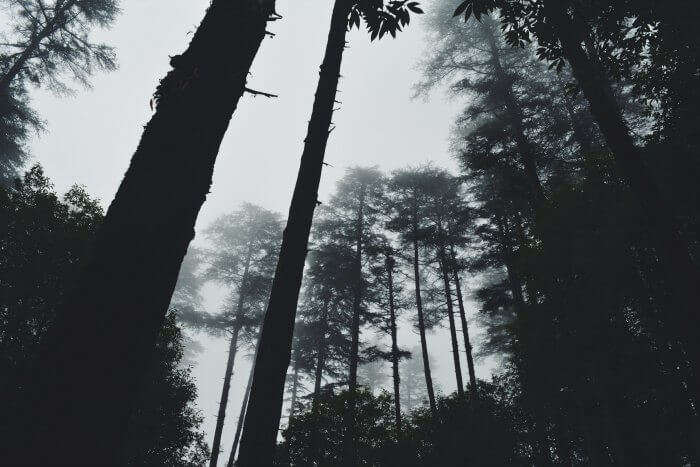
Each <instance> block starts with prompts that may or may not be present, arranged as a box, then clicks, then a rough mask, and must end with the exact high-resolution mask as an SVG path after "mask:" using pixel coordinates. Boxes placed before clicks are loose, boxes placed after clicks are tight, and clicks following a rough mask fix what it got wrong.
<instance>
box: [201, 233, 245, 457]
mask: <svg viewBox="0 0 700 467" xmlns="http://www.w3.org/2000/svg"><path fill="white" fill-rule="evenodd" d="M252 257H253V251H252V249H251V245H250V243H248V253H247V254H246V259H245V265H244V266H243V276H241V283H240V284H239V286H238V304H237V306H236V316H235V319H236V322H235V323H234V328H233V333H232V335H231V344H230V346H229V349H228V361H227V362H226V373H225V374H224V387H223V389H222V391H221V401H220V402H219V414H218V416H217V417H216V428H215V429H214V441H213V442H212V445H211V458H210V459H209V467H216V463H217V462H218V460H219V453H220V452H221V434H222V432H223V431H224V419H225V418H226V406H227V405H228V393H229V389H230V388H231V375H232V374H233V362H234V360H235V358H236V350H237V349H238V333H239V332H240V331H241V320H242V319H243V302H244V298H245V294H244V291H245V287H246V284H247V282H248V271H249V270H250V261H251V259H252Z"/></svg>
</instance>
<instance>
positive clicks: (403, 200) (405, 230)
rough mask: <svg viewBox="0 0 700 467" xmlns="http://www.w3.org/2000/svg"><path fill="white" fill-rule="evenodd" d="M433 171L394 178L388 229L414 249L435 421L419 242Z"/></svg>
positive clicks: (406, 172) (420, 324) (409, 172)
mask: <svg viewBox="0 0 700 467" xmlns="http://www.w3.org/2000/svg"><path fill="white" fill-rule="evenodd" d="M432 171H433V168H432V167H430V166H424V167H420V168H418V169H405V170H399V171H396V172H394V173H393V174H392V178H391V180H390V181H389V186H388V190H389V197H390V202H391V205H392V219H391V220H390V221H389V224H388V228H389V229H390V230H392V231H395V232H398V233H399V234H400V239H401V243H402V244H403V245H410V246H411V247H412V249H413V255H412V258H411V263H412V266H413V284H414V291H415V296H416V311H417V315H418V332H419V334H420V343H421V355H422V359H423V370H424V375H425V385H426V388H427V391H428V402H429V404H430V411H431V413H432V415H433V417H435V416H436V415H437V405H436V403H435V391H434V389H433V378H432V374H431V372H430V359H429V355H428V342H427V339H426V336H425V332H426V329H427V323H426V317H425V313H424V310H423V299H422V296H421V278H420V258H419V249H420V248H419V242H420V241H421V240H422V239H423V236H424V229H425V209H426V199H425V196H424V193H423V186H424V184H425V183H426V178H429V177H430V174H431V172H432Z"/></svg>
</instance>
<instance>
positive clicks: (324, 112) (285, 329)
mask: <svg viewBox="0 0 700 467" xmlns="http://www.w3.org/2000/svg"><path fill="white" fill-rule="evenodd" d="M409 11H413V12H415V13H421V10H420V8H418V3H417V2H408V1H407V0H402V1H396V0H392V1H390V2H389V3H388V4H384V2H383V0H360V1H357V2H355V1H353V0H336V2H335V3H334V5H333V12H332V14H331V25H330V31H329V33H328V41H327V43H326V50H325V53H324V57H323V62H322V64H321V67H320V76H319V81H318V85H317V87H316V95H315V97H314V104H313V108H312V111H311V119H310V120H309V126H308V130H307V134H306V138H305V140H304V150H303V153H302V156H301V164H300V166H299V172H298V175H297V181H296V185H295V187H294V194H293V195H292V202H291V206H290V208H289V216H288V220H287V227H286V229H285V231H284V237H283V241H282V248H281V252H280V258H279V262H278V264H277V271H276V272H275V279H274V281H273V285H272V292H271V294H270V302H269V305H268V310H267V313H266V314H265V320H264V322H263V328H262V336H261V345H260V349H259V354H258V357H257V359H256V362H255V374H254V376H253V389H252V391H251V397H250V402H249V408H248V412H247V414H246V424H245V426H246V430H245V432H244V433H243V439H242V442H241V457H240V460H239V462H240V463H241V465H242V466H248V465H254V464H256V463H268V464H269V463H271V462H272V456H273V453H274V452H273V451H274V450H273V446H274V444H275V438H276V436H277V430H278V427H279V418H280V415H281V414H280V412H281V405H282V396H283V392H284V379H285V375H286V372H287V367H288V366H289V360H290V356H291V354H290V352H291V344H292V333H293V327H294V317H295V313H296V306H297V301H298V298H299V288H300V287H301V280H302V274H303V269H304V263H305V258H306V251H307V246H308V241H309V232H310V230H311V221H312V219H313V213H314V208H315V207H316V204H317V201H318V200H317V196H318V186H319V183H320V179H321V169H322V166H323V157H324V154H325V149H326V144H327V142H328V135H329V133H330V131H331V130H332V129H331V128H330V125H331V118H332V115H333V106H334V104H335V102H336V92H337V87H338V77H339V76H340V64H341V60H342V56H343V49H344V48H345V37H346V33H347V31H348V27H349V26H352V25H355V26H357V27H358V28H359V27H360V22H361V19H362V20H364V21H365V24H366V26H367V29H368V31H369V32H370V34H371V37H372V38H373V39H374V38H377V37H379V38H381V37H382V36H384V35H385V34H387V33H388V34H391V35H392V36H395V35H396V32H397V31H399V30H400V29H401V27H402V26H405V25H407V24H408V22H409ZM280 347H282V348H280Z"/></svg>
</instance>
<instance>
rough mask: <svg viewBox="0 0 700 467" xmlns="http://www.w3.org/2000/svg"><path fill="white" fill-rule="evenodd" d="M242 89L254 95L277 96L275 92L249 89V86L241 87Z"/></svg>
mask: <svg viewBox="0 0 700 467" xmlns="http://www.w3.org/2000/svg"><path fill="white" fill-rule="evenodd" d="M243 90H244V91H245V92H247V93H250V94H252V95H254V96H265V97H279V96H278V95H277V94H270V93H269V92H263V91H256V90H255V89H250V88H243Z"/></svg>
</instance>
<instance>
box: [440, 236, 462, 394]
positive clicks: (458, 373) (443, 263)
mask: <svg viewBox="0 0 700 467" xmlns="http://www.w3.org/2000/svg"><path fill="white" fill-rule="evenodd" d="M440 269H441V270H442V271H441V272H442V283H443V285H444V287H445V300H446V301H447V317H448V319H449V321H450V339H451V341H452V360H453V362H454V365H455V377H456V378H457V395H459V397H464V382H463V381H462V365H461V364H460V362H459V345H458V344H457V327H456V326H455V315H454V304H453V303H452V291H451V290H450V279H449V277H448V267H447V260H446V258H445V249H444V248H443V247H440Z"/></svg>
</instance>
